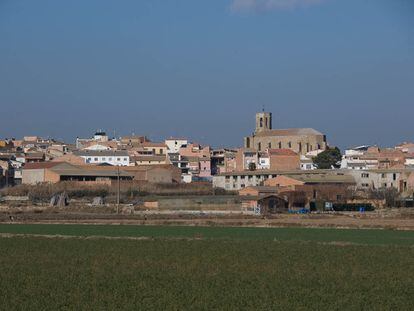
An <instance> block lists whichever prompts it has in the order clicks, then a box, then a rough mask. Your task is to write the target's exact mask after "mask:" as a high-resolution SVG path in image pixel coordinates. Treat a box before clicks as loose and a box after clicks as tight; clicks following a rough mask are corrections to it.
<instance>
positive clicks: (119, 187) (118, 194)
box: [116, 165, 121, 214]
mask: <svg viewBox="0 0 414 311" xmlns="http://www.w3.org/2000/svg"><path fill="white" fill-rule="evenodd" d="M117 176H118V191H117V195H116V213H117V214H119V201H120V200H119V197H120V192H121V182H120V177H119V165H117Z"/></svg>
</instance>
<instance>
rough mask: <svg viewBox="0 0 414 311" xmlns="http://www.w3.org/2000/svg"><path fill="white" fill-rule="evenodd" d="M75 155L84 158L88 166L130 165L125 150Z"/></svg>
mask: <svg viewBox="0 0 414 311" xmlns="http://www.w3.org/2000/svg"><path fill="white" fill-rule="evenodd" d="M73 154H74V155H76V156H78V157H81V158H83V159H84V160H85V163H87V164H110V165H116V166H128V165H129V154H128V152H127V151H123V150H81V151H76V152H74V153H73Z"/></svg>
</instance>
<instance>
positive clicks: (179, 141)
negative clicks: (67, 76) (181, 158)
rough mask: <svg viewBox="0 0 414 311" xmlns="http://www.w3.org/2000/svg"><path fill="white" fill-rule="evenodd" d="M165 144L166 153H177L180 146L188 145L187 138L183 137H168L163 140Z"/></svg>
mask: <svg viewBox="0 0 414 311" xmlns="http://www.w3.org/2000/svg"><path fill="white" fill-rule="evenodd" d="M165 144H166V145H167V147H168V149H167V153H179V152H180V149H181V148H185V147H187V145H188V140H187V139H185V138H169V139H166V140H165Z"/></svg>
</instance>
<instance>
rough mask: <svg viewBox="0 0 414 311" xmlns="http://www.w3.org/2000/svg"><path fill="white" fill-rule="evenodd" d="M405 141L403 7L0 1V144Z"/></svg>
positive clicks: (329, 1)
mask: <svg viewBox="0 0 414 311" xmlns="http://www.w3.org/2000/svg"><path fill="white" fill-rule="evenodd" d="M263 105H265V107H266V110H270V111H272V112H273V114H274V127H277V128H289V127H313V128H315V129H318V130H320V131H322V132H324V133H325V134H326V135H327V136H328V140H329V142H330V143H331V144H332V145H339V146H340V147H347V146H350V145H358V144H365V143H367V144H373V143H377V144H380V145H384V146H386V145H394V144H396V143H399V142H401V141H404V140H414V122H413V120H414V1H412V0H221V1H220V0H217V1H213V0H209V1H205V0H176V1H173V0H170V1H166V0H140V1H139V0H130V1H128V0H123V1H115V0H113V1H104V0H70V1H69V0H67V1H63V0H62V1H59V0H48V1H46V0H36V1H33V0H0V108H1V110H0V111H1V118H0V136H1V137H11V136H15V137H21V136H23V135H29V134H37V135H41V136H52V137H56V138H63V139H65V140H69V141H73V140H74V139H75V137H76V136H81V137H84V136H90V135H91V134H92V132H93V131H94V130H95V129H98V128H103V129H105V130H107V131H108V132H109V133H113V131H114V130H115V131H116V135H117V136H119V135H127V134H131V133H132V132H135V133H136V134H146V135H148V136H149V137H151V138H153V139H161V138H164V137H166V136H170V135H173V136H187V137H189V138H191V139H193V140H196V141H198V142H201V143H209V144H212V145H214V146H223V145H228V146H239V145H242V138H243V136H246V135H249V134H250V133H251V132H252V130H253V128H254V113H255V112H256V111H258V110H260V109H261V107H262V106H263Z"/></svg>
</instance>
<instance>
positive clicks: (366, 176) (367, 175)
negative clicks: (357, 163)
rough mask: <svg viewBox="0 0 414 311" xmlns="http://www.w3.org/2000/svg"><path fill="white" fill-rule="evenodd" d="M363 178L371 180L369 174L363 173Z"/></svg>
mask: <svg viewBox="0 0 414 311" xmlns="http://www.w3.org/2000/svg"><path fill="white" fill-rule="evenodd" d="M361 177H362V178H369V174H368V173H362V174H361Z"/></svg>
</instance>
